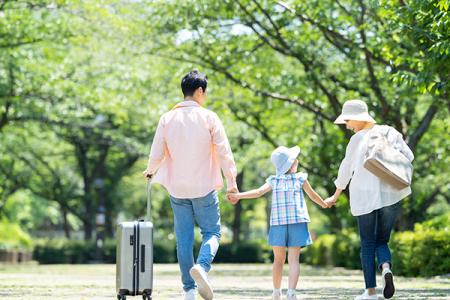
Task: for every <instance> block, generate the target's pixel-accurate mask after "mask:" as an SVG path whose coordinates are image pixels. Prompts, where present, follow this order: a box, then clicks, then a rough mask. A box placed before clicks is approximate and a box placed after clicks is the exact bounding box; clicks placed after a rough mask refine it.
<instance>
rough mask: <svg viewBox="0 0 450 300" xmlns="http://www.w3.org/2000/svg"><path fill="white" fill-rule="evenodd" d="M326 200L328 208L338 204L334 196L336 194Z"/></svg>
mask: <svg viewBox="0 0 450 300" xmlns="http://www.w3.org/2000/svg"><path fill="white" fill-rule="evenodd" d="M324 202H325V204H326V208H330V207H332V206H334V205H336V199H335V198H334V196H331V197H328V198H327V199H325V201H324Z"/></svg>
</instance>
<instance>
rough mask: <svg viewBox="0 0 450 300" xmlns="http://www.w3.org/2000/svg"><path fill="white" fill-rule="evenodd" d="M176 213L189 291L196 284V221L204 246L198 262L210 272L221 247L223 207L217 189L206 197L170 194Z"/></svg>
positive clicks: (183, 272)
mask: <svg viewBox="0 0 450 300" xmlns="http://www.w3.org/2000/svg"><path fill="white" fill-rule="evenodd" d="M170 203H171V205H172V210H173V215H174V227H175V235H176V239H177V257H178V264H179V266H180V271H181V281H182V282H183V289H184V290H185V291H189V290H191V289H193V288H195V287H196V285H195V281H194V280H193V279H192V277H191V275H190V274H189V270H190V269H191V268H192V267H193V266H194V254H193V252H194V223H197V224H198V226H199V227H200V232H201V234H202V245H201V247H200V251H199V254H198V257H197V264H199V265H201V266H202V267H203V268H204V269H205V271H206V272H208V271H209V270H210V269H211V263H212V261H213V259H214V256H215V255H216V253H217V249H218V248H219V240H220V209H219V198H218V197H217V192H216V191H212V192H210V193H209V194H207V195H206V196H204V197H201V198H194V199H179V198H175V197H172V196H170Z"/></svg>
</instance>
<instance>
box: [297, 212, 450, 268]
mask: <svg viewBox="0 0 450 300" xmlns="http://www.w3.org/2000/svg"><path fill="white" fill-rule="evenodd" d="M448 220H449V219H448V214H447V217H445V215H444V217H443V216H440V217H438V218H437V219H436V220H434V219H433V220H431V221H427V222H424V223H422V224H416V226H415V228H414V231H404V232H397V233H394V234H393V235H392V236H391V240H390V242H389V246H390V249H391V252H392V263H393V271H394V272H395V274H397V275H402V276H411V277H415V276H434V275H443V274H449V273H450V256H449V253H450V228H449V224H448V223H449V221H448ZM359 252H360V243H359V237H358V236H357V234H356V233H355V232H352V231H349V230H343V231H342V232H341V233H339V234H337V235H330V234H324V235H321V236H319V237H318V238H317V239H316V240H315V241H314V243H313V245H311V246H309V247H307V248H306V250H305V251H304V253H303V254H302V259H301V260H302V261H303V262H306V263H308V264H311V265H319V266H336V267H345V268H350V269H360V268H361V264H360V258H359Z"/></svg>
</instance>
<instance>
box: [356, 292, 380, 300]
mask: <svg viewBox="0 0 450 300" xmlns="http://www.w3.org/2000/svg"><path fill="white" fill-rule="evenodd" d="M355 300H378V295H377V294H374V295H369V291H368V290H365V291H364V293H362V294H361V295H359V296H356V297H355Z"/></svg>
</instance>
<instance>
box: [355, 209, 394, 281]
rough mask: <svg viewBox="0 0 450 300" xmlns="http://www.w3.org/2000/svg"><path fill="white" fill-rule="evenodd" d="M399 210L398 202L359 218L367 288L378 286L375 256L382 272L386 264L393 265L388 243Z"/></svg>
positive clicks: (362, 258)
mask: <svg viewBox="0 0 450 300" xmlns="http://www.w3.org/2000/svg"><path fill="white" fill-rule="evenodd" d="M399 208H400V202H397V203H395V204H393V205H391V206H386V207H382V208H380V209H377V210H374V211H373V212H371V213H369V214H366V215H362V216H358V217H357V219H358V227H359V236H360V239H361V264H362V269H363V273H364V281H365V283H366V288H375V287H376V286H377V283H376V271H377V268H376V265H375V256H377V260H378V268H379V269H380V270H381V266H382V265H383V264H384V263H389V264H390V265H392V263H391V261H392V257H391V251H390V250H389V246H388V242H389V238H390V236H391V231H392V228H393V226H394V223H395V220H396V218H397V215H398V212H399Z"/></svg>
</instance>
